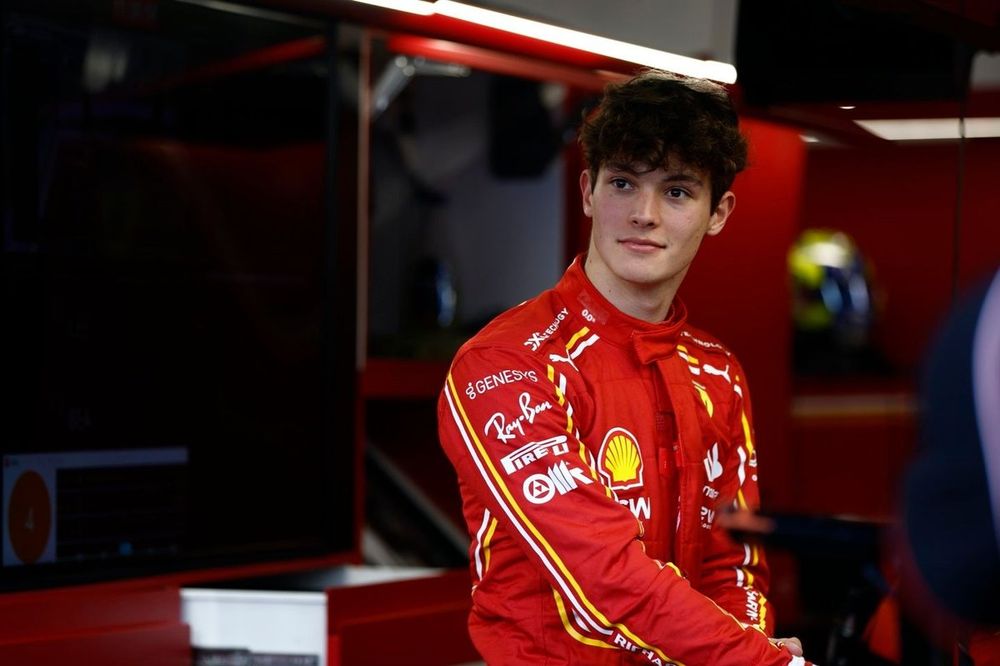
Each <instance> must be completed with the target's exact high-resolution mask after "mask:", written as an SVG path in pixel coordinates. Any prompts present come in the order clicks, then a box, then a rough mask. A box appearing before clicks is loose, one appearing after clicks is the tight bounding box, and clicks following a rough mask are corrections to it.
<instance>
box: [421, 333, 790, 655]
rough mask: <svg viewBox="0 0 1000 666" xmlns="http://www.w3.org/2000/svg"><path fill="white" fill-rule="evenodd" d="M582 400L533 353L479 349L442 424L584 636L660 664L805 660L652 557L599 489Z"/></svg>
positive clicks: (461, 467) (451, 393)
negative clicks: (579, 415) (580, 415)
mask: <svg viewBox="0 0 1000 666" xmlns="http://www.w3.org/2000/svg"><path fill="white" fill-rule="evenodd" d="M553 363H554V364H555V365H559V364H558V363H555V362H553ZM515 373H516V374H515ZM503 378H509V379H516V381H509V382H504V381H497V380H498V379H503ZM573 393H574V392H573V389H572V388H571V387H568V386H567V382H566V379H565V378H564V377H563V376H562V375H561V373H560V371H559V369H558V368H555V367H553V366H552V365H546V364H545V363H544V362H542V361H540V360H539V359H538V358H537V357H536V356H533V355H530V354H528V353H525V352H521V351H520V350H514V349H509V350H508V349H502V348H496V347H490V348H471V349H466V350H463V352H461V353H460V355H459V356H458V357H457V358H456V360H455V362H454V364H453V365H452V368H451V371H450V373H449V376H448V379H447V381H446V385H445V388H444V391H443V393H442V396H441V399H440V401H439V413H438V417H439V433H440V437H441V440H442V445H443V446H444V449H445V451H446V452H447V454H448V456H449V458H450V459H451V461H452V463H453V465H454V466H455V468H456V470H457V472H458V475H459V477H460V478H461V480H462V481H463V483H464V484H465V485H467V486H468V487H469V488H471V489H472V491H473V492H475V493H477V494H478V496H479V498H480V499H481V500H482V501H483V502H484V503H485V504H486V506H487V507H488V508H489V509H490V511H491V512H492V513H493V514H494V515H496V516H497V517H498V520H499V521H500V526H501V528H502V529H505V530H507V531H509V533H510V534H511V535H513V536H514V538H515V539H516V540H517V541H518V543H519V545H520V547H521V548H522V549H523V551H524V553H525V556H526V557H527V558H528V559H529V560H530V561H531V562H533V563H534V564H535V565H536V566H537V567H538V568H539V570H540V571H541V572H542V573H543V575H544V576H545V577H546V578H547V579H548V581H549V583H550V584H551V586H552V588H553V589H554V590H555V592H556V594H557V595H558V596H557V599H561V600H562V603H563V604H564V606H565V608H566V612H567V614H572V615H574V616H576V617H575V618H574V619H575V620H578V622H574V623H573V625H575V627H576V628H575V629H573V630H575V631H578V632H583V633H582V635H580V636H579V637H577V640H581V639H582V640H583V641H584V642H587V641H597V642H601V643H604V644H608V645H611V646H612V647H617V648H620V649H625V650H629V651H632V652H642V653H644V654H646V656H647V658H649V659H650V660H651V661H653V662H654V663H655V660H654V659H653V657H655V658H656V660H660V661H662V662H663V663H666V662H668V661H673V662H677V663H682V664H689V665H692V664H716V665H719V666H726V665H730V664H731V665H733V666H736V665H740V666H744V665H745V664H763V665H772V664H773V665H775V666H777V665H780V666H789V665H790V664H796V665H797V664H804V663H805V662H804V661H803V660H802V659H801V658H793V657H792V656H791V655H790V654H789V653H788V652H787V650H785V649H779V648H776V647H774V646H773V645H771V644H770V642H769V641H768V640H767V638H766V637H765V636H764V635H763V634H762V633H761V632H759V631H755V630H753V629H748V628H747V627H745V626H744V625H743V624H741V623H740V622H738V621H737V620H736V618H734V617H733V616H732V615H731V614H730V613H728V612H725V611H724V610H723V609H722V608H720V607H719V606H718V605H717V604H716V603H715V602H713V601H712V600H710V599H709V598H708V597H706V596H704V595H703V594H701V593H699V592H696V591H695V590H693V589H692V588H691V586H690V585H689V584H688V582H687V580H685V579H684V578H683V577H682V576H681V575H680V574H679V572H678V571H677V569H676V568H675V567H674V566H673V565H671V564H669V563H666V564H664V563H660V562H657V561H655V560H653V559H651V558H649V557H647V556H646V554H645V552H644V551H643V547H642V543H641V541H640V540H639V537H640V529H641V528H640V525H639V523H638V521H637V520H636V519H635V518H634V516H633V515H632V514H631V512H629V511H628V509H626V508H625V507H622V506H621V505H619V504H618V503H617V502H615V501H614V499H613V496H612V493H611V491H610V490H609V489H608V488H605V487H604V486H603V485H602V483H601V481H600V480H599V476H598V475H597V473H596V471H595V470H594V468H593V464H592V458H591V457H590V456H589V454H588V452H587V449H586V447H585V446H584V444H583V442H581V441H580V439H579V437H578V431H577V427H576V424H575V422H574V409H573V405H574V402H575V401H578V400H583V399H585V398H584V397H583V396H574V394H573ZM564 619H565V618H564ZM564 624H566V625H567V630H568V631H569V630H571V627H570V626H569V624H570V623H568V622H564ZM582 627H586V629H583V628H582Z"/></svg>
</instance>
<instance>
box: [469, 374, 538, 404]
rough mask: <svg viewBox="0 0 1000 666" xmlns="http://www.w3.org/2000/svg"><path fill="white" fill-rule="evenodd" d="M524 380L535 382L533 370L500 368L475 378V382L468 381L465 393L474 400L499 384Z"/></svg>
mask: <svg viewBox="0 0 1000 666" xmlns="http://www.w3.org/2000/svg"><path fill="white" fill-rule="evenodd" d="M525 380H531V381H533V382H537V381H538V374H537V373H536V372H535V371H534V370H500V371H499V372H495V373H493V374H490V375H486V376H485V377H483V378H482V379H477V380H476V381H475V382H469V385H468V386H466V387H465V395H467V396H469V400H475V399H476V398H477V397H478V396H481V395H483V394H485V393H489V392H490V391H492V390H493V389H495V388H497V387H499V386H505V385H507V384H514V383H516V382H523V381H525Z"/></svg>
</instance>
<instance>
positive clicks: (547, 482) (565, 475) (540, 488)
mask: <svg viewBox="0 0 1000 666" xmlns="http://www.w3.org/2000/svg"><path fill="white" fill-rule="evenodd" d="M593 482H594V481H593V480H592V479H591V478H590V477H589V476H587V474H586V473H585V472H584V471H583V470H582V469H580V468H579V467H571V466H570V465H568V464H567V463H566V462H561V463H557V464H555V465H552V466H551V467H549V469H548V471H547V472H546V473H545V474H532V475H531V476H529V477H528V478H527V479H525V480H524V484H523V485H522V486H521V490H522V491H523V492H524V498H525V499H526V500H528V501H529V502H531V503H532V504H545V503H547V502H548V501H549V500H551V499H552V498H553V497H555V496H556V494H559V495H565V494H566V493H568V492H572V491H574V490H576V489H577V488H578V487H580V485H584V486H589V485H590V484H592V483H593Z"/></svg>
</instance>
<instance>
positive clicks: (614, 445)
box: [597, 428, 643, 490]
mask: <svg viewBox="0 0 1000 666" xmlns="http://www.w3.org/2000/svg"><path fill="white" fill-rule="evenodd" d="M642 467H643V463H642V452H641V450H640V449H639V442H638V441H637V440H636V438H635V435H633V434H632V433H630V432H629V431H628V430H626V429H625V428H612V429H611V430H609V431H608V432H607V434H606V435H604V442H603V443H602V444H601V450H600V452H599V453H598V454H597V470H598V472H600V474H601V478H603V479H604V484H605V485H606V486H608V487H609V488H611V489H612V490H628V489H629V488H640V487H642Z"/></svg>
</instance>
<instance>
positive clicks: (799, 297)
mask: <svg viewBox="0 0 1000 666" xmlns="http://www.w3.org/2000/svg"><path fill="white" fill-rule="evenodd" d="M788 271H789V275H790V278H791V283H792V284H791V291H792V319H793V321H794V324H795V329H796V332H797V333H800V334H804V335H810V336H818V335H822V336H823V337H827V338H832V339H833V341H835V342H836V343H838V344H839V345H841V346H843V347H846V348H854V349H857V348H860V347H863V346H865V345H867V344H868V343H869V337H870V335H871V331H872V327H873V325H874V321H875V304H874V303H873V294H872V288H871V279H870V278H871V276H870V270H869V267H868V263H867V262H866V261H865V258H864V257H863V256H862V254H861V252H860V250H858V247H857V244H856V243H855V242H854V240H853V239H852V238H851V237H850V236H848V235H847V234H846V233H844V232H843V231H838V230H835V229H805V230H804V231H802V233H801V234H799V237H798V238H797V239H796V240H795V242H794V243H793V245H792V247H791V249H790V250H789V252H788Z"/></svg>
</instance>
